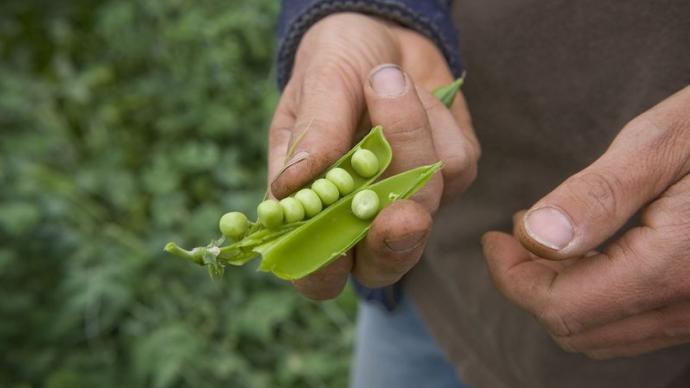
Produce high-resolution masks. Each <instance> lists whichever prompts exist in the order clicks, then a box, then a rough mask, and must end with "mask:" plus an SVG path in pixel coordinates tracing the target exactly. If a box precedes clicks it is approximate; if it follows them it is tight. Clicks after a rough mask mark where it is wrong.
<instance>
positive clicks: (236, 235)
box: [218, 212, 249, 240]
mask: <svg viewBox="0 0 690 388" xmlns="http://www.w3.org/2000/svg"><path fill="white" fill-rule="evenodd" d="M218 228H219V229H220V232H221V233H223V236H225V237H230V238H231V239H233V240H239V239H241V238H242V237H243V236H244V234H245V233H247V229H249V220H248V219H247V216H245V215H244V214H242V213H240V212H230V213H225V214H223V216H222V217H220V221H219V222H218Z"/></svg>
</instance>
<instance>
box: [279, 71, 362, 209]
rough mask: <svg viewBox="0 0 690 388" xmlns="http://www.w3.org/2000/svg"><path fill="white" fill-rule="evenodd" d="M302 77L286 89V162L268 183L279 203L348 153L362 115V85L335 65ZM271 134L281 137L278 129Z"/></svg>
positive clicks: (357, 79) (353, 76) (356, 78)
mask: <svg viewBox="0 0 690 388" xmlns="http://www.w3.org/2000/svg"><path fill="white" fill-rule="evenodd" d="M303 77H304V78H303V79H302V80H300V81H295V82H294V83H292V84H290V85H289V86H288V88H290V89H291V90H290V93H291V94H290V95H288V96H287V98H291V99H292V104H293V105H294V108H293V109H294V111H295V113H294V117H295V121H294V123H293V124H292V128H291V129H290V141H289V145H288V146H287V150H286V153H285V154H282V155H284V156H283V158H284V159H287V161H284V166H283V167H281V168H278V169H277V171H276V172H275V178H274V179H273V182H272V183H271V192H272V193H273V195H275V196H276V197H277V198H283V197H286V196H287V195H289V194H291V193H292V192H294V191H296V190H297V189H298V188H300V187H302V186H303V185H305V184H306V183H308V182H309V181H310V180H312V179H313V178H314V177H315V176H316V175H318V174H319V173H321V172H322V171H323V170H325V169H326V168H327V167H328V166H329V165H331V164H332V163H333V162H335V161H336V160H337V159H338V158H339V157H340V156H342V155H343V154H344V153H345V152H347V150H348V149H349V148H350V146H351V143H352V140H353V136H354V132H355V130H356V128H357V124H358V122H359V119H360V117H361V115H362V110H363V105H364V98H363V96H362V85H361V83H362V81H361V80H360V79H359V78H358V77H357V76H356V75H354V74H353V73H352V72H348V71H347V70H346V69H345V68H344V67H341V66H339V65H328V64H318V63H317V64H315V65H312V66H310V67H309V68H308V69H306V70H305V72H304V73H303ZM293 88H294V89H293ZM286 93H288V91H286ZM286 106H289V104H286ZM271 130H272V132H274V131H277V132H280V131H281V129H280V127H275V128H272V129H271ZM276 136H277V137H279V136H278V135H276ZM283 136H284V135H283ZM280 156H281V154H280V153H277V154H276V155H275V156H274V155H272V156H271V158H272V159H273V160H272V161H271V162H270V164H271V165H277V164H278V165H279V163H280V161H279V160H275V159H276V157H278V158H280ZM274 168H275V167H274Z"/></svg>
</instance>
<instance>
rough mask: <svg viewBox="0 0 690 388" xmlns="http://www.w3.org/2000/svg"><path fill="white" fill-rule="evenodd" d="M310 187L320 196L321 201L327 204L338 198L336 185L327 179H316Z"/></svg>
mask: <svg viewBox="0 0 690 388" xmlns="http://www.w3.org/2000/svg"><path fill="white" fill-rule="evenodd" d="M311 189H312V190H314V192H315V193H316V195H318V196H319V198H321V202H323V204H324V205H326V206H328V205H330V204H332V203H333V202H335V201H337V200H338V198H340V193H339V192H338V187H337V186H336V185H335V184H334V183H333V182H331V181H329V180H328V179H323V178H321V179H317V180H316V181H315V182H314V183H313V184H312V185H311Z"/></svg>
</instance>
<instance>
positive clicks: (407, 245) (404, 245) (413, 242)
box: [383, 232, 426, 253]
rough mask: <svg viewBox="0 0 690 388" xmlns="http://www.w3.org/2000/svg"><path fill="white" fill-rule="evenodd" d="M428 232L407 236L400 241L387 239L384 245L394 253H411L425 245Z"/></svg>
mask: <svg viewBox="0 0 690 388" xmlns="http://www.w3.org/2000/svg"><path fill="white" fill-rule="evenodd" d="M425 237H426V232H415V233H410V234H408V235H405V236H403V237H401V238H399V239H395V240H392V239H385V240H384V241H383V243H384V244H386V246H387V247H388V249H390V250H391V251H393V252H398V253H403V252H408V251H411V250H413V249H415V248H417V247H419V246H420V245H421V244H422V243H424V238H425Z"/></svg>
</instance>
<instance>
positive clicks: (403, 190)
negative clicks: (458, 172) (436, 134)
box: [255, 162, 441, 280]
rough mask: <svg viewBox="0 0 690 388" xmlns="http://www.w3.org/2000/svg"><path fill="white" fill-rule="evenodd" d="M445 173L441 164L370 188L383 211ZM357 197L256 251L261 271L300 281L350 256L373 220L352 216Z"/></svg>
mask: <svg viewBox="0 0 690 388" xmlns="http://www.w3.org/2000/svg"><path fill="white" fill-rule="evenodd" d="M440 169H441V162H438V163H435V164H432V165H428V166H422V167H418V168H415V169H412V170H408V171H405V172H402V173H400V174H397V175H394V176H392V177H389V178H387V179H384V180H382V181H380V182H377V183H374V184H373V185H371V186H369V187H367V189H369V190H373V191H374V192H375V193H376V194H378V196H379V199H380V201H381V207H382V208H383V207H385V206H388V205H390V204H391V203H393V201H395V200H397V199H400V198H409V197H410V196H411V195H412V194H414V193H416V192H417V191H418V190H419V189H420V188H421V187H422V186H424V184H425V183H426V182H427V181H428V180H429V179H430V178H431V176H432V175H433V174H434V173H435V172H437V171H438V170H440ZM355 194H356V192H355V193H352V194H350V195H348V196H346V197H344V198H343V199H341V200H340V201H339V202H338V203H336V204H335V205H332V206H331V207H329V208H327V209H326V210H324V211H323V212H321V213H320V214H319V215H317V216H316V217H314V218H313V219H312V220H311V221H309V222H306V223H305V224H304V225H302V226H300V227H299V228H297V229H295V230H293V231H292V232H290V233H288V234H285V235H284V236H282V237H280V238H278V239H277V240H275V241H272V242H269V243H267V244H264V245H260V246H258V247H256V248H255V251H256V252H258V253H260V254H261V256H262V257H263V260H262V261H261V265H260V266H259V269H260V270H262V271H270V272H273V273H274V274H275V275H276V276H278V277H279V278H282V279H288V280H292V279H299V278H301V277H304V276H306V275H308V274H310V273H312V272H314V271H316V270H317V269H319V268H321V267H323V266H324V265H326V264H328V263H329V262H331V261H332V260H334V259H336V258H337V257H338V256H340V255H341V254H343V252H347V251H348V250H349V249H350V248H352V247H353V246H355V244H357V243H358V242H359V241H360V240H362V239H363V238H364V236H366V234H367V232H368V231H369V227H370V226H371V223H372V220H362V219H359V218H357V217H356V216H355V215H354V214H352V210H351V208H350V207H351V202H352V198H353V197H354V195H355Z"/></svg>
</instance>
